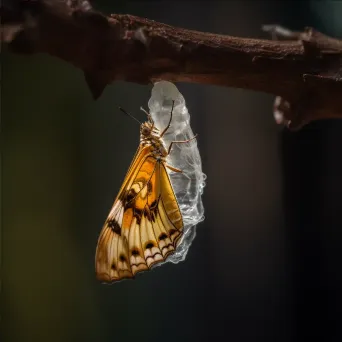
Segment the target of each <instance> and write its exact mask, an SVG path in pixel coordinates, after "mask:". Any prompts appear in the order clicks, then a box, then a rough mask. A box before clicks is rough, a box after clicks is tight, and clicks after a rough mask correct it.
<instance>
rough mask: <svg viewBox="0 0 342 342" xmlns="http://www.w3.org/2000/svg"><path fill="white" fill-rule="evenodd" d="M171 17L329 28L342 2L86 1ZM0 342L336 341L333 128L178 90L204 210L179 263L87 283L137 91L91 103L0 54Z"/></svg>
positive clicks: (234, 92) (341, 303) (338, 194)
mask: <svg viewBox="0 0 342 342" xmlns="http://www.w3.org/2000/svg"><path fill="white" fill-rule="evenodd" d="M94 7H95V8H96V9H98V10H100V11H102V12H105V13H108V14H109V13H129V14H133V15H138V16H143V17H147V18H150V19H154V20H157V21H160V22H164V23H167V24H170V25H174V26H180V27H184V28H189V29H195V30H200V31H207V32H213V33H220V34H228V35H233V36H242V37H255V38H269V37H268V36H267V35H266V34H265V33H263V32H262V31H261V27H262V25H263V24H273V23H277V24H281V25H283V26H286V27H288V28H290V29H293V30H302V29H303V28H304V27H305V26H313V27H315V28H316V29H317V30H319V31H321V32H323V33H326V34H328V35H331V36H335V37H342V21H341V18H342V1H297V2H296V1H241V0H240V1H115V2H112V1H104V0H103V1H96V2H95V4H94ZM1 67H2V82H1V116H2V118H1V120H2V127H1V130H2V145H1V147H2V170H1V172H2V188H1V189H2V215H1V220H2V243H1V253H2V286H1V290H2V293H1V295H2V296H1V297H2V299H1V300H2V305H1V324H2V335H3V337H4V339H3V340H4V341H50V342H55V341H56V342H57V341H58V342H59V341H63V342H64V341H65V342H68V341H101V342H107V341H108V342H109V341H120V342H121V341H122V342H126V341H127V342H130V341H137V340H139V341H140V342H144V341H148V342H155V341H164V342H169V341H177V342H183V341H184V342H185V341H214V340H217V339H220V341H230V342H259V341H260V342H261V341H262V342H268V341H277V342H290V341H306V340H313V339H317V340H319V341H322V342H330V341H331V342H337V341H341V340H342V329H341V326H342V272H341V263H340V260H342V258H341V254H342V253H341V243H342V233H341V228H342V215H341V212H342V178H341V174H342V153H341V145H342V121H338V120H331V121H321V122H315V123H312V124H310V125H308V126H306V127H305V128H303V129H302V130H301V131H300V132H297V133H291V132H289V131H287V130H286V129H282V128H280V127H278V126H277V125H276V124H275V122H274V119H273V114H272V105H273V100H274V98H273V96H270V95H267V94H262V93H257V92H251V91H246V90H240V89H229V88H221V87H215V86H208V85H199V84H177V86H178V88H179V90H180V91H181V92H182V93H183V95H184V97H185V99H186V101H187V107H188V109H189V112H190V114H191V115H192V116H191V118H192V121H191V124H192V129H193V131H194V132H196V133H198V134H199V139H198V141H199V149H200V152H201V155H202V161H203V170H204V172H205V173H206V174H207V176H208V179H207V186H206V188H205V189H204V196H203V200H204V206H205V216H206V219H205V221H204V222H203V223H201V224H200V225H199V226H198V228H197V236H196V238H195V240H194V243H193V245H192V246H191V248H190V250H189V253H188V256H187V259H186V261H185V262H183V263H180V264H178V265H173V264H170V263H167V264H165V265H163V266H162V267H158V268H156V269H155V270H153V271H151V272H148V273H144V274H142V275H140V276H138V277H137V279H136V280H135V281H124V282H120V283H117V284H114V285H103V284H101V283H99V282H98V281H97V280H96V279H95V273H94V253H95V248H96V243H97V238H98V235H99V233H100V230H101V228H102V225H103V222H104V220H105V218H106V216H107V214H108V211H109V209H110V207H111V205H112V202H113V200H114V198H115V196H116V195H117V192H118V190H119V187H120V186H121V182H122V181H123V177H124V175H125V173H126V171H127V168H128V166H129V164H130V162H131V159H132V157H133V155H134V153H135V150H136V148H137V145H138V143H139V127H138V126H137V125H136V124H135V123H134V121H132V120H130V119H129V118H127V117H125V116H123V115H122V114H121V113H120V112H119V111H118V109H117V107H118V106H119V105H120V106H122V107H123V108H125V109H126V110H127V111H130V112H131V113H133V114H134V115H136V116H137V117H139V118H141V119H142V118H143V117H144V116H143V113H142V112H140V111H139V107H140V106H145V107H146V106H147V101H148V99H149V97H150V92H151V89H152V86H151V85H149V86H141V85H136V84H133V83H124V82H116V83H114V84H112V85H110V86H108V87H107V88H106V90H105V92H104V93H103V95H102V96H101V97H100V98H99V99H98V100H97V101H96V102H95V101H93V100H92V97H91V94H90V92H89V90H88V89H87V86H86V84H85V81H84V77H83V74H82V72H81V71H80V70H78V69H75V68H74V67H72V66H71V65H69V64H67V63H65V62H63V61H61V60H58V59H56V58H53V57H50V56H47V55H38V54H37V55H33V56H18V55H14V54H11V53H9V52H8V51H6V49H4V48H3V49H2V53H1Z"/></svg>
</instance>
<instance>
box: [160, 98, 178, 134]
mask: <svg viewBox="0 0 342 342" xmlns="http://www.w3.org/2000/svg"><path fill="white" fill-rule="evenodd" d="M174 105H175V101H174V100H173V101H172V108H171V114H170V121H169V123H168V125H167V126H166V127H165V129H164V130H163V132H162V133H161V134H160V137H162V136H163V135H164V134H165V133H166V131H167V130H168V129H169V128H170V125H171V121H172V112H173V107H174Z"/></svg>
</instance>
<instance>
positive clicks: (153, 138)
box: [140, 122, 167, 158]
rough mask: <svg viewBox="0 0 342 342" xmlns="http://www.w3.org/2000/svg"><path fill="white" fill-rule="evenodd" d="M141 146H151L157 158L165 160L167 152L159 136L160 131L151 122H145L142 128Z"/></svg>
mask: <svg viewBox="0 0 342 342" xmlns="http://www.w3.org/2000/svg"><path fill="white" fill-rule="evenodd" d="M140 144H141V145H142V146H151V148H152V150H153V152H154V154H155V155H156V157H160V158H165V157H166V156H167V150H166V148H165V146H164V144H163V141H162V140H161V138H160V136H159V130H158V129H157V128H156V127H154V126H153V125H152V124H151V123H150V122H144V123H143V124H142V125H141V128H140Z"/></svg>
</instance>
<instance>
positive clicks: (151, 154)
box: [95, 101, 197, 283]
mask: <svg viewBox="0 0 342 342" xmlns="http://www.w3.org/2000/svg"><path fill="white" fill-rule="evenodd" d="M173 108H174V101H173V102H172V109H171V114H170V120H169V123H168V125H167V126H166V128H165V129H164V130H163V131H162V132H161V133H159V129H157V127H155V124H154V121H153V119H152V117H151V115H150V114H149V113H148V112H147V111H145V110H143V109H142V110H143V111H144V112H145V113H146V114H147V118H148V120H147V121H146V122H144V123H140V122H139V121H138V120H137V119H135V118H134V117H133V116H131V115H130V114H128V113H127V112H126V111H124V110H123V109H122V108H120V109H121V110H122V111H123V112H124V113H125V114H127V115H129V116H131V117H132V118H133V119H135V120H136V121H138V122H139V123H140V124H141V126H140V144H139V147H138V150H137V152H136V154H135V157H134V159H133V161H132V163H131V165H130V167H129V169H128V172H127V174H126V176H125V179H124V182H123V184H122V186H121V189H120V191H119V193H118V195H117V197H116V199H115V201H114V204H113V206H112V208H111V210H110V212H109V214H108V217H107V219H106V221H105V223H104V226H103V228H102V230H101V233H100V236H99V239H98V242H97V247H96V255H95V272H96V277H97V279H98V280H100V281H103V282H105V283H112V282H115V281H120V280H123V279H126V278H134V277H135V275H136V274H137V273H139V272H142V271H147V270H149V269H151V267H152V266H153V265H155V264H158V263H161V262H163V261H165V260H166V259H167V258H168V256H170V255H171V254H173V253H174V252H175V251H176V249H177V247H178V245H179V243H180V241H181V237H182V235H183V228H184V224H183V218H182V213H181V211H180V208H179V205H178V203H177V198H176V196H175V193H174V190H173V188H172V184H171V182H170V177H169V175H168V172H167V170H166V169H167V168H168V169H170V170H172V171H173V172H182V170H179V169H177V168H175V167H173V166H171V165H169V164H168V163H167V161H166V158H167V156H168V155H169V154H170V152H171V149H172V145H173V144H177V143H188V142H190V141H191V140H193V139H195V138H196V136H197V135H195V136H194V137H192V138H191V139H188V140H184V141H172V142H171V143H170V145H169V147H168V149H166V147H165V146H164V143H163V141H162V138H163V136H164V134H165V133H166V132H167V130H168V129H169V128H170V126H171V121H172V112H173Z"/></svg>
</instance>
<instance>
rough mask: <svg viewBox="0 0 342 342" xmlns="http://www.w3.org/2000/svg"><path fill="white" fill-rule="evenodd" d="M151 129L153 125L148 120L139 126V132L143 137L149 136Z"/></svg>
mask: <svg viewBox="0 0 342 342" xmlns="http://www.w3.org/2000/svg"><path fill="white" fill-rule="evenodd" d="M152 130H153V127H152V125H151V123H150V122H144V123H142V124H141V126H140V134H141V135H142V136H143V137H145V138H147V137H149V136H151V134H152Z"/></svg>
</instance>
